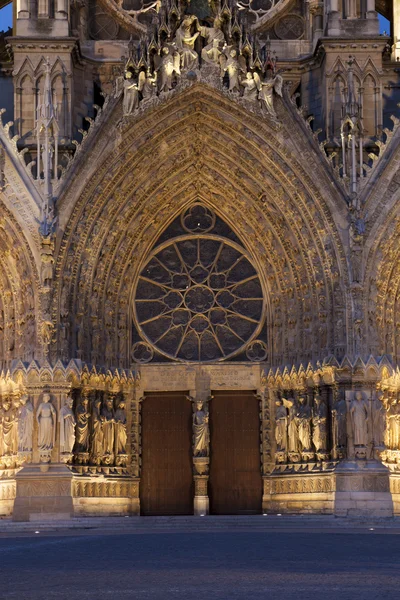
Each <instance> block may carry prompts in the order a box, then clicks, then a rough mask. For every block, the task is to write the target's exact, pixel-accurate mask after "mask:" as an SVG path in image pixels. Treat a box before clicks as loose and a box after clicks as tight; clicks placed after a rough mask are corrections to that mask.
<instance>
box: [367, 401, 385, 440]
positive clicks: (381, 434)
mask: <svg viewBox="0 0 400 600" xmlns="http://www.w3.org/2000/svg"><path fill="white" fill-rule="evenodd" d="M371 410H372V432H373V441H374V446H375V447H378V448H383V447H384V445H385V430H386V409H385V406H384V404H383V394H382V392H378V394H377V397H376V398H374V399H373V400H372V403H371Z"/></svg>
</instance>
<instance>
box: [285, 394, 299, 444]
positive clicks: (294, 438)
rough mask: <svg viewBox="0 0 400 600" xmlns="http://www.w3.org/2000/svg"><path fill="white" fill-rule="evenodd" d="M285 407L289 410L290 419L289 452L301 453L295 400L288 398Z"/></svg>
mask: <svg viewBox="0 0 400 600" xmlns="http://www.w3.org/2000/svg"><path fill="white" fill-rule="evenodd" d="M284 404H285V406H286V407H287V408H288V410H289V417H288V446H289V452H294V453H297V452H299V431H298V428H297V422H296V413H297V407H296V403H295V401H294V398H288V400H285V401H284Z"/></svg>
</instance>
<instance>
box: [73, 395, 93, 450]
mask: <svg viewBox="0 0 400 600" xmlns="http://www.w3.org/2000/svg"><path fill="white" fill-rule="evenodd" d="M88 406H89V398H88V397H87V395H86V393H84V396H83V397H82V399H81V401H80V403H79V404H78V407H77V409H76V412H75V417H76V438H75V451H76V452H89V419H90V412H89V408H88Z"/></svg>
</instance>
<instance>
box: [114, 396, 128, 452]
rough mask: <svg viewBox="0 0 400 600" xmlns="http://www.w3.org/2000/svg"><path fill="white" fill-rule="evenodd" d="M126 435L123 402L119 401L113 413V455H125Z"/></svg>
mask: <svg viewBox="0 0 400 600" xmlns="http://www.w3.org/2000/svg"><path fill="white" fill-rule="evenodd" d="M127 440H128V437H127V433H126V411H125V400H123V399H122V400H120V402H119V404H118V408H117V410H116V411H115V454H116V455H118V454H126V444H127Z"/></svg>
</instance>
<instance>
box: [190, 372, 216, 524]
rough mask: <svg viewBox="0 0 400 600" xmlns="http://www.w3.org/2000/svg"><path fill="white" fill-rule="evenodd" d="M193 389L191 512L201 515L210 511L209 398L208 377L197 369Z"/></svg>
mask: <svg viewBox="0 0 400 600" xmlns="http://www.w3.org/2000/svg"><path fill="white" fill-rule="evenodd" d="M195 386H196V389H195V390H191V391H190V395H189V400H191V402H192V407H193V421H192V424H193V425H192V426H193V479H194V488H195V491H194V499H193V513H194V514H195V515H197V516H200V517H203V516H205V515H208V514H209V512H210V502H209V498H208V479H209V468H210V428H209V409H208V403H209V401H210V400H211V401H212V397H211V391H210V377H209V375H208V373H206V372H205V371H202V370H201V369H199V371H198V372H197V373H196V378H195Z"/></svg>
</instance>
